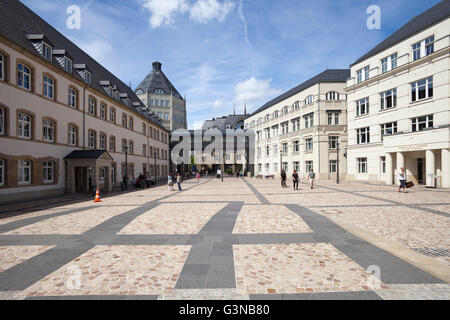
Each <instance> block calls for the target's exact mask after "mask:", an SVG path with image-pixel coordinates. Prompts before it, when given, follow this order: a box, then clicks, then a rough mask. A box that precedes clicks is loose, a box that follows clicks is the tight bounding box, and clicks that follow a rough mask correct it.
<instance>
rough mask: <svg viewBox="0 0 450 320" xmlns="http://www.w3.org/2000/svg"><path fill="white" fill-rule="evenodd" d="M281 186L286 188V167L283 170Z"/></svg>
mask: <svg viewBox="0 0 450 320" xmlns="http://www.w3.org/2000/svg"><path fill="white" fill-rule="evenodd" d="M281 187H282V188H283V189H284V188H286V171H284V169H283V170H282V171H281Z"/></svg>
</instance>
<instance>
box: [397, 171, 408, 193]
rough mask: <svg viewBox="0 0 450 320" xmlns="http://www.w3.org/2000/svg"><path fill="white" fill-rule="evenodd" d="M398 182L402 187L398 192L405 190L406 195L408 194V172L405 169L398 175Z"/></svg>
mask: <svg viewBox="0 0 450 320" xmlns="http://www.w3.org/2000/svg"><path fill="white" fill-rule="evenodd" d="M398 181H399V182H400V186H399V187H398V192H400V190H402V189H403V192H404V193H407V192H408V191H406V172H405V168H400V172H399V174H398Z"/></svg>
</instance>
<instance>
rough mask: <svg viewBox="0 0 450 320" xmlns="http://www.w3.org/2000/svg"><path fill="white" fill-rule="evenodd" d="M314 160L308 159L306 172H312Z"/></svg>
mask: <svg viewBox="0 0 450 320" xmlns="http://www.w3.org/2000/svg"><path fill="white" fill-rule="evenodd" d="M313 169H314V167H313V162H312V161H306V162H305V171H306V172H311V170H313Z"/></svg>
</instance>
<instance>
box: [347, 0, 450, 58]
mask: <svg viewBox="0 0 450 320" xmlns="http://www.w3.org/2000/svg"><path fill="white" fill-rule="evenodd" d="M449 15H450V0H444V1H442V2H439V3H438V4H437V5H435V6H434V7H432V8H430V9H428V10H427V11H424V12H422V13H421V14H419V15H418V16H415V17H414V18H412V19H411V20H410V21H409V22H408V23H406V24H405V25H403V26H402V27H401V28H400V29H398V30H397V31H396V32H394V33H393V34H392V35H390V36H389V37H388V38H386V39H385V40H384V41H382V42H381V43H380V44H378V45H377V46H376V47H375V48H373V49H372V50H370V51H369V52H368V53H366V54H365V55H363V56H362V57H361V58H359V59H358V60H357V61H356V62H355V63H353V64H352V65H351V66H353V65H355V64H357V63H360V62H361V61H364V60H366V59H368V58H370V57H373V56H374V55H376V54H377V53H380V52H382V51H384V50H386V49H388V48H390V47H392V46H394V45H396V44H397V43H399V42H401V41H403V40H405V39H407V38H409V37H411V36H413V35H414V34H416V33H418V32H420V31H422V30H424V29H426V28H428V27H430V26H432V25H434V24H436V23H438V22H440V21H442V20H444V19H446V18H448V17H449Z"/></svg>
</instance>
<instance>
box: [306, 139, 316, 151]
mask: <svg viewBox="0 0 450 320" xmlns="http://www.w3.org/2000/svg"><path fill="white" fill-rule="evenodd" d="M305 151H306V152H311V151H314V140H313V138H305Z"/></svg>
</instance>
